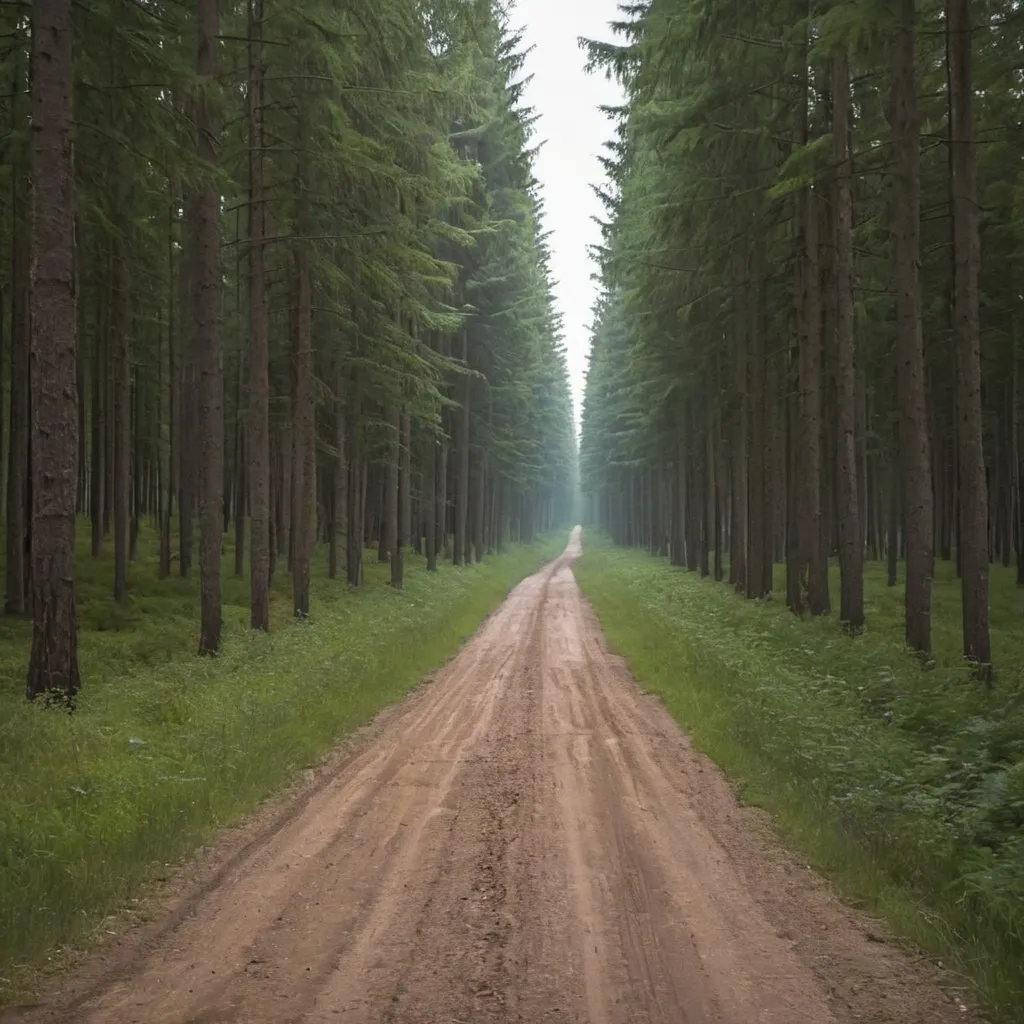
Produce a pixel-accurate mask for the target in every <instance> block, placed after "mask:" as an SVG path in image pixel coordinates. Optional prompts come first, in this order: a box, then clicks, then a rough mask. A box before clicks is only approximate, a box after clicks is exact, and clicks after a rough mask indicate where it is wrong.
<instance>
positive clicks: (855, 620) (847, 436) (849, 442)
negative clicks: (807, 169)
mask: <svg viewBox="0 0 1024 1024" xmlns="http://www.w3.org/2000/svg"><path fill="white" fill-rule="evenodd" d="M832 111H833V114H832V117H833V120H832V135H833V154H834V158H835V164H836V182H835V276H836V378H837V383H838V387H839V401H838V405H837V418H838V427H839V429H838V440H839V445H838V448H839V450H838V453H837V456H838V458H837V471H838V477H839V480H838V484H839V487H838V490H839V538H840V545H839V568H840V577H841V578H840V600H839V621H840V622H841V623H843V624H844V625H845V627H846V628H847V629H848V630H850V631H853V632H856V631H859V630H860V629H861V628H862V627H863V625H864V547H863V537H862V534H861V522H860V511H861V507H860V499H859V492H858V479H857V365H856V349H855V345H856V342H855V338H854V306H853V201H852V196H851V192H850V178H851V176H852V174H853V159H852V156H851V153H850V123H849V115H850V68H849V59H848V55H847V52H846V47H845V46H840V47H839V49H838V50H837V51H836V54H835V56H834V57H833V61H832Z"/></svg>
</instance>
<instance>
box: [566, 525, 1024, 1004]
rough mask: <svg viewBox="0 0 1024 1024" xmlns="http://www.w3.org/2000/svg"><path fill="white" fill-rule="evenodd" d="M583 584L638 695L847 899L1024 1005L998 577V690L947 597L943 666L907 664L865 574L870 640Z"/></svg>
mask: <svg viewBox="0 0 1024 1024" xmlns="http://www.w3.org/2000/svg"><path fill="white" fill-rule="evenodd" d="M577 569H578V577H579V580H580V584H581V586H582V587H583V590H584V592H585V593H586V594H587V596H588V597H589V598H590V600H591V601H592V602H593V604H594V608H595V610H596V612H597V615H598V618H599V619H600V621H601V625H602V627H603V628H604V630H605V632H606V634H607V636H608V638H609V641H610V643H611V644H612V646H613V647H614V648H615V649H616V650H618V651H619V652H620V653H621V654H623V655H625V656H626V657H627V658H628V659H629V661H630V665H631V667H632V669H633V671H634V673H635V675H636V677H637V679H638V680H639V681H640V682H641V684H643V685H644V686H645V687H647V688H649V689H651V690H652V691H653V692H656V693H658V694H659V695H660V696H661V697H662V699H663V700H664V701H665V704H666V706H667V707H668V709H669V710H670V711H671V712H672V714H673V715H674V716H675V717H676V718H677V719H678V720H679V722H680V723H681V724H682V725H683V726H684V727H686V728H687V729H689V730H690V731H691V732H692V734H693V737H694V740H695V742H696V743H697V745H698V746H699V747H700V748H701V749H703V750H705V751H706V752H707V753H708V754H709V755H710V756H711V757H712V758H713V759H714V760H715V761H716V762H717V763H718V764H720V765H721V766H722V768H723V769H724V770H725V771H726V772H727V773H728V774H729V776H730V777H731V778H732V779H734V780H735V781H736V782H737V783H738V784H739V785H740V787H741V790H742V793H743V796H744V798H745V799H746V800H747V801H748V802H752V803H756V804H758V805H760V806H763V807H765V808H766V809H768V810H769V811H771V812H772V813H773V814H774V815H776V816H777V817H778V819H779V820H780V822H781V824H782V826H783V829H784V830H785V832H786V833H787V835H788V836H789V837H790V839H791V840H792V841H793V842H794V843H795V844H796V846H798V847H799V848H800V849H801V850H803V851H804V853H805V854H806V855H807V856H808V857H809V858H810V859H811V860H812V862H813V863H814V864H815V866H817V867H819V868H821V869H822V870H824V871H825V872H826V873H827V874H829V875H830V876H831V877H833V878H834V879H835V880H836V882H837V883H838V884H839V885H840V887H841V888H842V889H843V890H844V892H845V894H846V895H847V896H848V897H851V898H855V899H858V900H861V901H863V902H864V903H866V905H867V906H868V908H869V909H870V910H872V911H873V912H876V913H880V914H882V915H884V916H885V917H886V918H887V919H888V920H889V921H890V922H891V924H892V925H893V926H894V927H895V928H896V930H897V931H899V932H901V933H902V934H904V935H906V936H908V937H910V938H912V939H914V940H916V941H917V942H919V943H921V944H922V945H924V946H925V947H926V948H928V949H930V950H932V951H933V952H935V953H937V954H940V955H943V956H949V955H953V956H955V958H956V960H957V962H958V963H959V967H960V969H961V970H962V971H963V972H964V973H965V974H968V975H969V976H971V977H972V978H973V980H974V981H975V982H976V984H977V985H978V987H979V990H980V993H981V995H982V997H983V998H984V999H985V1000H986V1001H987V1002H988V1004H989V1005H990V1007H991V1008H992V1009H993V1011H994V1012H995V1013H996V1014H997V1015H999V1019H1000V1020H1005V1021H1007V1024H1009V1022H1010V1021H1014V1020H1019V1016H1018V1015H1019V1009H1020V1006H1021V1000H1022V999H1024V970H1022V965H1024V909H1022V908H1024V739H1022V737H1024V668H1022V667H1021V666H1022V665H1024V629H1022V627H1021V624H1020V617H1019V615H1017V614H1015V613H1014V612H1013V611H1011V610H1012V609H1013V608H1014V606H1015V604H1016V601H1015V581H1014V578H1013V576H1012V575H1011V574H1010V573H1009V572H1008V571H1003V570H995V571H994V572H993V579H992V588H993V621H992V627H993V632H992V639H993V646H994V649H995V656H996V657H997V658H998V661H999V664H1000V665H1005V666H1007V669H1006V671H1003V672H1001V673H1000V677H999V680H998V684H997V688H996V689H995V690H994V691H991V692H990V691H987V690H986V689H985V688H983V687H980V686H979V685H978V684H977V683H976V682H975V681H973V680H972V679H971V678H970V676H969V672H968V670H967V669H966V668H965V667H964V666H963V664H962V662H961V660H960V656H959V629H960V600H959V589H958V586H957V581H956V580H955V579H953V578H952V574H951V573H950V572H949V571H948V570H947V571H944V572H941V573H940V578H939V579H938V580H937V581H936V587H935V604H934V611H935V620H934V625H935V640H936V652H935V666H934V668H932V669H930V670H928V669H925V668H923V667H922V666H920V665H919V664H918V663H917V662H916V661H915V660H913V659H911V658H910V657H908V655H907V653H906V650H905V648H904V647H903V639H902V638H903V626H902V611H903V610H902V591H901V590H900V589H899V588H888V587H886V586H885V569H884V566H881V565H878V564H874V563H872V564H869V566H868V571H867V574H866V595H867V603H868V622H869V624H870V625H869V629H868V632H867V633H865V634H864V635H863V636H861V637H859V638H857V639H851V638H849V637H845V636H843V635H841V634H840V633H839V632H838V631H836V629H835V627H834V624H832V623H830V622H829V621H827V620H816V621H807V620H800V619H796V618H794V617H793V616H792V615H790V614H789V612H788V611H787V609H786V608H785V606H784V604H783V603H782V602H778V601H758V602H752V601H745V600H743V599H742V598H740V597H739V596H737V595H736V594H734V593H733V592H732V591H731V590H730V589H729V588H726V587H723V586H721V585H718V584H715V583H713V582H712V581H710V580H702V579H700V578H699V577H698V576H697V575H696V574H692V573H684V572H681V571H679V570H677V569H671V568H670V567H668V566H667V565H666V564H665V563H664V562H663V561H662V560H660V559H652V558H650V557H649V556H646V555H644V554H642V553H639V552H636V551H629V550H622V549H615V548H612V547H611V546H610V545H608V544H607V543H606V542H604V541H599V540H598V539H597V538H595V537H592V536H591V535H590V533H589V532H588V534H587V538H586V544H585V554H584V556H583V558H582V559H581V561H580V562H579V563H578V566H577Z"/></svg>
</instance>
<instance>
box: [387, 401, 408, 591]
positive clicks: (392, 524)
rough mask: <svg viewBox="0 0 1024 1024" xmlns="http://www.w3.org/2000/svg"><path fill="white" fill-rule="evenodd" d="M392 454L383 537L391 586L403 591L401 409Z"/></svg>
mask: <svg viewBox="0 0 1024 1024" xmlns="http://www.w3.org/2000/svg"><path fill="white" fill-rule="evenodd" d="M391 435H392V436H391V440H390V444H389V447H390V452H389V453H388V462H387V467H386V471H385V484H384V486H385V493H384V531H383V532H384V536H385V546H386V547H387V552H388V561H389V562H390V563H391V586H393V587H395V588H396V589H399V590H400V589H401V587H402V585H403V583H404V582H405V579H404V576H405V559H404V557H403V553H402V528H401V511H400V509H399V500H400V488H399V484H400V478H401V465H400V464H401V459H402V454H401V453H402V414H401V412H400V411H399V410H397V409H396V410H395V412H394V413H393V414H392V416H391Z"/></svg>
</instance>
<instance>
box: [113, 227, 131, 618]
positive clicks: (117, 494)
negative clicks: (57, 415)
mask: <svg viewBox="0 0 1024 1024" xmlns="http://www.w3.org/2000/svg"><path fill="white" fill-rule="evenodd" d="M127 259H128V256H127V253H126V252H125V249H124V247H123V245H117V246H116V248H115V250H114V266H113V270H114V281H113V295H114V298H113V307H114V317H113V322H112V323H111V332H110V333H111V341H112V343H113V350H114V351H113V359H112V363H113V366H112V369H113V378H114V600H115V601H118V602H119V603H123V602H124V600H125V598H126V597H127V591H128V486H129V472H128V468H129V466H128V459H129V446H130V445H131V388H132V383H131V359H130V356H129V352H128V345H129V341H128V334H129V319H130V310H131V299H130V296H129V283H128V266H127Z"/></svg>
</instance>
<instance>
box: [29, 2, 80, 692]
mask: <svg viewBox="0 0 1024 1024" xmlns="http://www.w3.org/2000/svg"><path fill="white" fill-rule="evenodd" d="M32 17H33V32H32V39H33V50H34V62H33V67H34V69H35V70H34V75H33V81H32V127H33V132H32V177H33V189H32V239H33V254H32V267H33V273H32V314H31V315H32V323H33V326H34V328H35V330H34V331H33V332H32V342H31V353H32V357H31V394H32V398H31V411H32V437H33V442H32V488H31V489H32V551H31V554H32V572H31V575H32V612H33V631H32V653H31V657H30V661H29V669H28V680H27V682H26V687H25V693H26V695H27V697H28V698H29V700H33V699H35V698H36V697H39V696H40V695H42V694H56V695H59V696H60V698H61V699H63V700H65V701H70V700H72V699H73V697H74V695H75V694H76V693H77V692H78V688H79V675H78V639H77V638H78V630H77V624H76V621H75V487H76V481H77V476H78V467H77V462H78V388H77V378H76V373H75V326H76V324H75V286H74V246H75V240H74V211H75V202H74V168H73V161H72V148H71V112H72V99H71V89H72V60H71V36H72V31H71V0H35V2H34V3H33V9H32Z"/></svg>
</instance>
